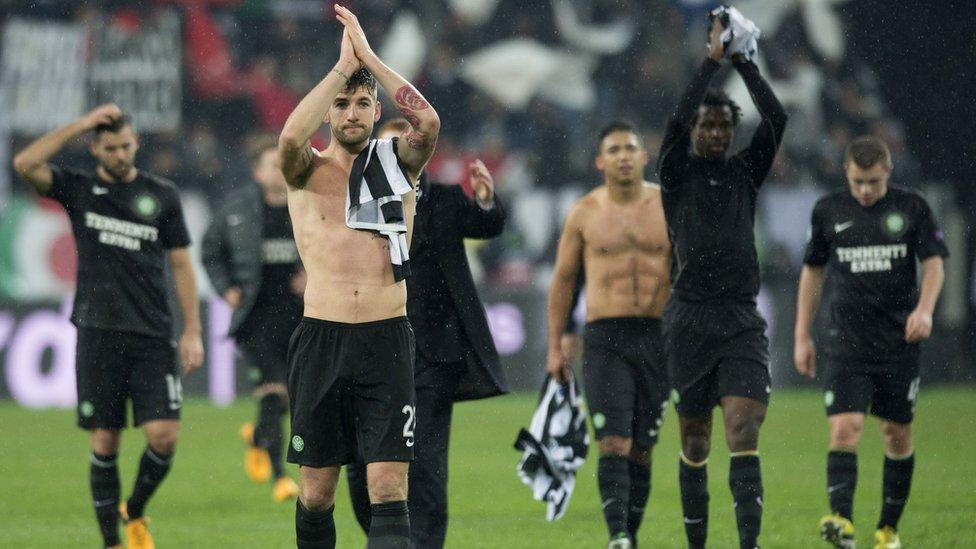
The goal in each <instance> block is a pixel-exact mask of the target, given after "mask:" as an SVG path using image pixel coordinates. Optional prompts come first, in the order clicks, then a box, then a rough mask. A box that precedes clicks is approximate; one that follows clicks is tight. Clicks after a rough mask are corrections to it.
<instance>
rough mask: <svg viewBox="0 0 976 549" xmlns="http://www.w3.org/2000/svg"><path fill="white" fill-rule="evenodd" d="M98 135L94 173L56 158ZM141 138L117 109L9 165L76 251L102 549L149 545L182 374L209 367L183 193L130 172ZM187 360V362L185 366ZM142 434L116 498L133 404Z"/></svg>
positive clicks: (82, 378) (81, 411)
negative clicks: (64, 221) (149, 507)
mask: <svg viewBox="0 0 976 549" xmlns="http://www.w3.org/2000/svg"><path fill="white" fill-rule="evenodd" d="M89 132H91V141H90V143H89V152H90V153H91V155H92V156H93V157H95V159H96V160H97V167H96V169H95V172H94V173H91V172H87V171H83V170H77V169H72V168H62V167H59V166H56V165H53V164H51V163H50V160H51V158H52V157H54V156H55V155H56V154H57V153H58V152H59V151H61V149H62V148H64V147H65V145H67V144H68V142H69V141H71V140H73V139H75V138H77V137H80V136H82V135H84V134H86V133H89ZM138 150H139V138H138V135H137V134H136V131H135V128H134V127H133V124H132V120H131V119H130V118H129V116H128V115H126V114H124V113H123V112H122V111H121V110H120V109H119V107H118V106H116V105H114V104H106V105H101V106H99V107H97V108H95V109H93V110H92V111H91V112H89V113H87V114H86V115H84V116H82V117H81V118H79V119H77V120H75V121H73V122H71V123H69V124H67V125H66V126H63V127H61V128H59V129H57V130H54V131H52V132H49V133H47V134H45V135H43V136H41V137H39V138H38V139H36V140H34V141H33V142H32V143H30V144H29V145H28V146H27V147H26V148H24V150H22V151H20V152H19V153H18V154H17V155H16V156H15V157H14V170H15V171H16V172H17V173H18V175H20V177H21V178H22V179H24V180H25V181H27V182H28V183H29V184H30V185H31V186H32V187H34V189H35V190H36V191H37V192H38V193H39V194H40V195H42V196H46V197H48V198H51V199H53V200H55V201H57V202H58V203H60V204H61V205H62V206H63V207H64V209H65V211H66V212H67V214H68V218H69V219H70V221H71V229H72V232H73V233H74V237H75V243H76V246H77V249H78V281H77V289H76V292H75V302H74V308H73V312H72V314H71V321H72V322H73V323H74V324H75V326H77V327H78V344H77V350H76V359H75V369H76V372H77V388H78V409H77V414H78V426H79V427H81V428H82V429H86V430H88V431H90V432H91V449H92V453H91V467H90V470H89V479H90V484H91V491H92V501H93V504H94V507H95V517H96V520H97V521H98V525H99V528H100V530H101V534H102V538H103V541H104V543H105V546H106V547H115V546H121V545H120V538H119V532H118V521H119V518H122V519H123V520H124V521H125V523H126V524H125V530H126V537H127V542H128V546H129V547H133V548H139V549H142V548H146V547H152V546H153V541H152V536H151V535H150V534H149V531H148V529H147V527H146V519H145V517H144V516H143V511H144V509H145V507H146V504H147V503H148V501H149V499H150V497H151V496H152V495H153V493H154V492H155V491H156V489H157V488H158V487H159V485H160V483H162V481H163V479H164V478H165V477H166V474H167V473H168V472H169V469H170V465H171V464H172V460H173V454H174V452H175V449H176V441H177V438H178V433H179V419H180V408H181V406H182V400H183V397H182V377H183V376H185V375H189V374H190V373H191V372H193V371H194V370H195V369H197V368H199V367H200V366H201V364H202V363H203V342H202V339H201V335H200V312H199V297H198V296H197V288H196V275H195V273H194V269H193V264H192V263H191V261H190V254H189V245H190V237H189V234H188V232H187V228H186V223H185V222H184V218H183V209H182V206H181V204H180V196H179V191H178V189H177V188H176V186H175V185H174V184H173V183H172V182H170V181H168V180H166V179H163V178H160V177H157V176H155V175H152V174H150V173H148V172H145V171H143V170H139V169H137V168H136V167H135V157H136V153H137V152H138ZM166 263H168V264H169V267H170V270H171V271H172V275H173V280H174V283H175V286H176V293H177V297H178V299H179V304H180V308H181V311H182V313H183V315H182V316H183V319H182V320H183V329H182V332H181V334H180V337H179V342H178V343H175V342H173V341H172V337H173V319H172V317H171V314H170V310H169V303H168V300H167V288H166V275H165V269H166ZM181 367H182V368H181ZM129 400H131V401H132V410H133V416H134V417H133V420H134V421H133V424H134V425H135V426H137V427H141V428H142V430H143V432H144V434H145V436H146V440H147V445H146V449H145V450H144V451H143V453H142V458H141V460H140V463H139V472H138V475H137V476H136V482H135V486H134V487H133V491H132V495H131V496H130V497H129V499H128V500H126V501H125V502H121V503H120V492H121V486H120V482H119V471H118V465H117V457H118V452H119V445H120V443H121V429H123V428H124V427H125V426H126V419H127V418H126V415H127V414H126V407H127V402H128V401H129Z"/></svg>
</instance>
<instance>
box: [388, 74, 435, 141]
mask: <svg viewBox="0 0 976 549" xmlns="http://www.w3.org/2000/svg"><path fill="white" fill-rule="evenodd" d="M394 99H395V100H396V104H397V110H399V111H400V114H402V115H403V117H404V118H406V119H407V122H409V123H410V126H411V127H412V128H413V131H411V132H409V133H407V135H406V141H407V146H408V147H410V148H411V149H414V150H417V151H423V150H427V149H429V148H430V139H429V138H428V137H427V135H426V134H424V133H423V132H421V131H420V117H418V116H417V115H416V114H414V111H422V110H425V109H429V108H430V105H429V104H428V103H427V101H425V100H424V98H423V97H421V95H420V94H419V93H417V90H415V89H413V87H412V86H410V85H406V86H401V87H400V89H398V90H397V91H396V93H395V94H394Z"/></svg>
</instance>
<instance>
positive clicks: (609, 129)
mask: <svg viewBox="0 0 976 549" xmlns="http://www.w3.org/2000/svg"><path fill="white" fill-rule="evenodd" d="M617 132H626V133H632V134H634V135H636V136H637V141H638V142H639V141H640V134H638V133H637V128H635V127H634V125H633V124H631V123H630V122H624V121H622V120H617V121H615V122H611V123H609V124H607V125H606V126H604V127H603V129H602V130H600V137H599V139H597V142H596V150H597V153H599V152H600V151H602V150H603V148H602V147H603V140H604V139H606V138H607V136H608V135H610V134H612V133H617Z"/></svg>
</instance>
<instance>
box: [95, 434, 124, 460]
mask: <svg viewBox="0 0 976 549" xmlns="http://www.w3.org/2000/svg"><path fill="white" fill-rule="evenodd" d="M91 444H92V451H93V452H95V453H96V454H101V455H105V456H107V455H112V454H117V453H119V432H118V431H110V430H107V429H96V430H94V431H92V436H91Z"/></svg>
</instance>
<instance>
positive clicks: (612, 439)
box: [597, 436, 634, 457]
mask: <svg viewBox="0 0 976 549" xmlns="http://www.w3.org/2000/svg"><path fill="white" fill-rule="evenodd" d="M597 444H598V445H599V447H600V455H601V456H620V457H629V456H630V451H631V448H632V447H633V445H634V443H633V439H629V438H624V437H617V436H608V437H603V438H601V439H600V440H598V441H597Z"/></svg>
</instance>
